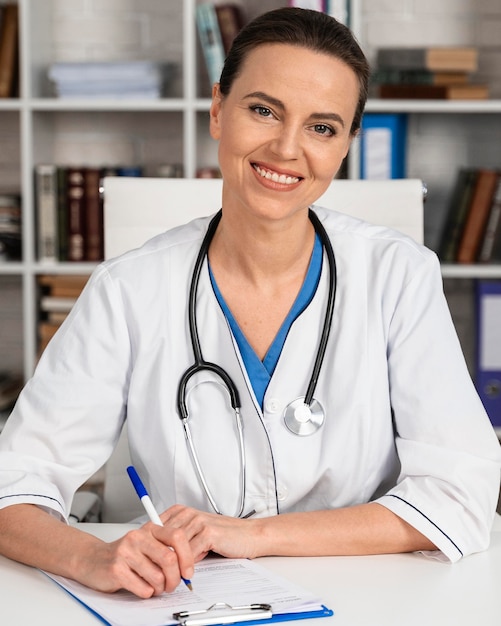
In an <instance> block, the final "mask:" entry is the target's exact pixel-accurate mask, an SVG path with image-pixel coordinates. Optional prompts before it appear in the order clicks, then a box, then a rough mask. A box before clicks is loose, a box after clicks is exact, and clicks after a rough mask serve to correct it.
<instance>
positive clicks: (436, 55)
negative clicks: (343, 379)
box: [377, 46, 478, 72]
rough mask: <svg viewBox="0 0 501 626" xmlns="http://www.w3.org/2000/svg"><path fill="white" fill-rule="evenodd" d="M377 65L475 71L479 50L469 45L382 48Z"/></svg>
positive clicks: (416, 68) (378, 53)
mask: <svg viewBox="0 0 501 626" xmlns="http://www.w3.org/2000/svg"><path fill="white" fill-rule="evenodd" d="M377 67H388V68H395V69H408V70H409V69H415V70H422V69H426V70H432V71H439V72H444V71H445V72H475V71H477V69H478V50H477V48H475V47H469V46H435V47H434V46H431V47H418V48H413V47H409V48H403V47H395V48H380V49H379V50H378V51H377Z"/></svg>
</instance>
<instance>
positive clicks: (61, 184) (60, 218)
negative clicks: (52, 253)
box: [57, 167, 68, 261]
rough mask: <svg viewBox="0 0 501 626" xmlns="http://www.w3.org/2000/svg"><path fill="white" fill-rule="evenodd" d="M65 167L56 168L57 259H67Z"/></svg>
mask: <svg viewBox="0 0 501 626" xmlns="http://www.w3.org/2000/svg"><path fill="white" fill-rule="evenodd" d="M66 175H67V171H66V168H65V167H58V168H57V233H58V238H59V260H60V261H67V260H68V190H67V180H66V178H67V177H66Z"/></svg>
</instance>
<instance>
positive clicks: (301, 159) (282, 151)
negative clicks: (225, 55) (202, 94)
mask: <svg viewBox="0 0 501 626" xmlns="http://www.w3.org/2000/svg"><path fill="white" fill-rule="evenodd" d="M358 95H359V84H358V80H357V77H356V75H355V73H354V71H353V70H352V69H351V68H350V67H349V66H348V65H346V64H345V63H343V62H342V61H340V60H339V59H337V58H334V57H332V56H330V55H328V54H324V53H319V52H314V51H312V50H308V49H306V48H301V47H297V46H292V45H286V44H263V45H261V46H259V47H258V48H255V49H254V50H253V51H251V52H250V53H249V55H248V56H247V58H246V59H245V61H244V63H243V66H242V68H241V71H240V74H239V75H238V77H237V78H236V79H235V81H234V83H233V85H232V87H231V91H230V93H229V94H228V95H227V96H225V97H224V98H223V97H222V96H221V94H220V92H219V88H218V86H217V85H216V86H215V87H214V90H213V102H212V106H211V122H210V129H211V135H212V137H213V138H214V139H217V140H218V141H219V162H220V167H221V172H222V174H223V179H224V187H223V207H224V209H225V210H233V209H237V210H244V211H247V212H249V211H250V212H252V213H253V214H254V215H256V216H258V215H259V216H261V217H265V218H267V219H271V220H276V219H283V218H285V217H288V216H291V215H293V214H295V213H297V211H300V210H302V209H305V208H306V207H308V206H309V205H310V204H312V203H313V202H314V201H315V200H317V199H318V198H319V197H320V196H321V195H322V194H323V192H324V191H325V189H326V188H327V187H328V185H329V184H330V182H331V181H332V179H333V177H334V176H335V174H336V172H337V170H338V169H339V167H340V165H341V163H342V161H343V159H344V157H345V156H346V154H347V152H348V149H349V147H350V142H351V139H352V137H351V135H350V128H351V123H352V120H353V117H354V114H355V110H356V107H357V102H358Z"/></svg>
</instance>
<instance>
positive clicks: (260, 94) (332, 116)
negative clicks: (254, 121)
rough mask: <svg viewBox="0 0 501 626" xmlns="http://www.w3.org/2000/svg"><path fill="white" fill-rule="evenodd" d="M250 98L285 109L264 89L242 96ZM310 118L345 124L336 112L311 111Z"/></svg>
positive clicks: (280, 102)
mask: <svg viewBox="0 0 501 626" xmlns="http://www.w3.org/2000/svg"><path fill="white" fill-rule="evenodd" d="M250 98H257V99H259V100H264V101H265V102H267V103H268V104H270V105H272V106H274V107H275V108H277V109H280V110H282V111H285V104H284V103H283V102H282V101H281V100H279V99H278V98H274V97H273V96H270V95H268V94H267V93H265V92H264V91H252V92H251V93H248V94H247V95H246V96H244V100H247V99H250ZM310 118H311V119H313V120H331V121H333V122H337V123H338V124H340V125H341V126H342V127H343V128H344V126H345V124H344V120H343V118H342V117H341V116H340V115H338V114H337V113H332V112H331V113H312V114H311V115H310Z"/></svg>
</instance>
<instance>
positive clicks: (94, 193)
mask: <svg viewBox="0 0 501 626" xmlns="http://www.w3.org/2000/svg"><path fill="white" fill-rule="evenodd" d="M84 176H85V225H86V227H85V260H86V261H102V259H103V211H102V208H103V207H102V204H101V198H100V194H99V185H100V182H101V171H100V169H99V168H95V167H87V168H86V169H85V174H84Z"/></svg>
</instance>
